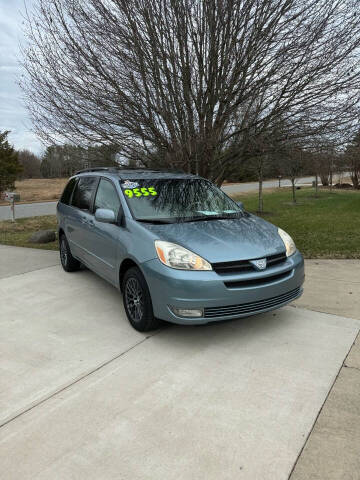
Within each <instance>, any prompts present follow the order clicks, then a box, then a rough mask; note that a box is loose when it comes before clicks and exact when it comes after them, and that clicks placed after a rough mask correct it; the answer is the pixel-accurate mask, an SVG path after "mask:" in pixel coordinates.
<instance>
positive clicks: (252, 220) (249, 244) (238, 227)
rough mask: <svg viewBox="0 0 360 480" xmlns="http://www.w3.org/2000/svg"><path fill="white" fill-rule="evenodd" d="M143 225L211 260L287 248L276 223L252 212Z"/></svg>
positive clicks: (262, 255) (158, 237) (154, 232)
mask: <svg viewBox="0 0 360 480" xmlns="http://www.w3.org/2000/svg"><path fill="white" fill-rule="evenodd" d="M142 226H144V228H146V229H147V230H149V231H151V232H152V233H153V234H154V235H155V236H156V238H157V239H159V240H165V241H168V242H172V243H177V244H178V245H182V246H184V247H185V248H187V249H189V250H191V251H192V252H195V253H197V254H198V255H200V256H201V257H203V258H205V259H206V260H208V261H209V262H210V263H214V262H231V261H236V260H247V259H250V258H261V257H265V256H268V255H272V254H275V253H280V252H283V251H285V246H284V243H283V241H282V240H281V238H280V236H279V234H278V232H277V227H275V225H272V224H271V223H269V222H266V221H265V220H263V219H262V218H259V217H256V216H255V215H250V214H245V215H244V216H243V217H240V218H236V219H226V220H205V221H199V222H184V223H170V224H164V225H152V224H146V223H143V224H142Z"/></svg>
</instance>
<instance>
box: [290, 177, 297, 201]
mask: <svg viewBox="0 0 360 480" xmlns="http://www.w3.org/2000/svg"><path fill="white" fill-rule="evenodd" d="M291 185H292V197H293V203H296V194H295V178H292V179H291Z"/></svg>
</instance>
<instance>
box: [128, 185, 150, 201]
mask: <svg viewBox="0 0 360 480" xmlns="http://www.w3.org/2000/svg"><path fill="white" fill-rule="evenodd" d="M124 193H125V195H126V196H127V197H129V198H133V197H148V196H149V195H150V196H155V195H157V191H156V190H155V188H154V187H142V188H127V189H126V190H124Z"/></svg>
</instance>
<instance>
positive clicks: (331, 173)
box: [329, 169, 333, 193]
mask: <svg viewBox="0 0 360 480" xmlns="http://www.w3.org/2000/svg"><path fill="white" fill-rule="evenodd" d="M332 183H333V172H332V169H331V170H330V179H329V185H330V193H332V187H333V185H332Z"/></svg>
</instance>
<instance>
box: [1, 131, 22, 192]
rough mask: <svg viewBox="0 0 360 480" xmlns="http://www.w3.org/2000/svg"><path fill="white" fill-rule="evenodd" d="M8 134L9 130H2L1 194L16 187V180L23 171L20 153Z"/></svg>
mask: <svg viewBox="0 0 360 480" xmlns="http://www.w3.org/2000/svg"><path fill="white" fill-rule="evenodd" d="M8 134H9V131H5V132H0V195H1V194H2V193H3V192H4V191H5V190H12V189H14V188H15V180H16V178H17V176H18V175H19V174H20V173H21V172H22V166H21V165H20V163H19V160H18V153H17V152H16V151H15V150H14V148H13V147H12V146H11V145H10V144H9V142H8V140H7V136H8Z"/></svg>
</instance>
